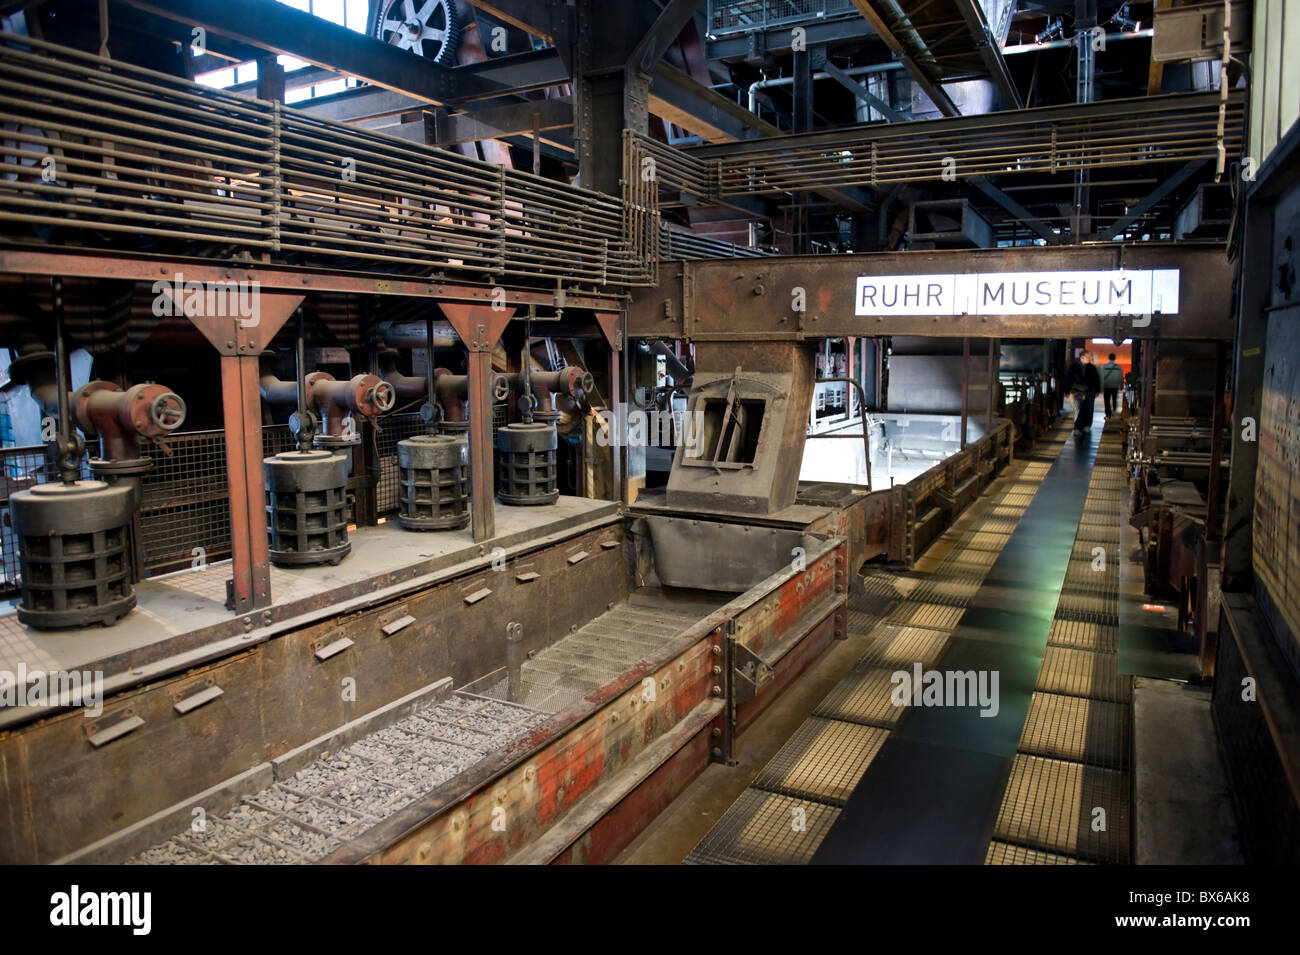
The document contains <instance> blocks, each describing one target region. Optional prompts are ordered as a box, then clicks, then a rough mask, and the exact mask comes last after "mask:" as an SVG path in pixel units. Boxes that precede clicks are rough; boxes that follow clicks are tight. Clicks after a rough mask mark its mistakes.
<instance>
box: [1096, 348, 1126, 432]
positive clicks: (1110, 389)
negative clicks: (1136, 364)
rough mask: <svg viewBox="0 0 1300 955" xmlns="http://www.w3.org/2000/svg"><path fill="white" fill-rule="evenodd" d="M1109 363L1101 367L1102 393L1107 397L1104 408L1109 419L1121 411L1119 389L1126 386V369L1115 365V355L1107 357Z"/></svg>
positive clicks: (1112, 353) (1111, 354)
mask: <svg viewBox="0 0 1300 955" xmlns="http://www.w3.org/2000/svg"><path fill="white" fill-rule="evenodd" d="M1107 357H1108V358H1109V361H1107V362H1106V364H1104V365H1102V366H1101V374H1100V378H1101V393H1102V394H1103V395H1104V396H1105V401H1104V403H1103V406H1104V408H1105V410H1106V417H1107V418H1109V417H1110V416H1111V415H1113V414H1114V413H1115V412H1116V411H1118V410H1119V400H1118V399H1119V389H1120V386H1121V385H1122V384H1124V369H1123V368H1121V367H1120V366H1119V365H1117V364H1116V363H1115V353H1114V352H1111V353H1110V355H1108V356H1107Z"/></svg>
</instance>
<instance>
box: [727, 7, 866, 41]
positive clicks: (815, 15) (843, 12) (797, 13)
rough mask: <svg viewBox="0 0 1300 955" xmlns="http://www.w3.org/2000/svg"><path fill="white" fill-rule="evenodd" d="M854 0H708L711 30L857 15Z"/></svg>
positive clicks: (729, 30) (750, 29)
mask: <svg viewBox="0 0 1300 955" xmlns="http://www.w3.org/2000/svg"><path fill="white" fill-rule="evenodd" d="M858 15H859V14H858V10H857V8H856V7H854V6H853V3H852V0H709V6H708V23H709V33H710V34H712V35H713V36H722V35H724V34H730V33H753V32H755V31H757V30H766V29H769V28H771V27H777V26H794V25H796V24H799V23H807V22H817V21H820V20H824V19H828V18H834V17H856V16H858Z"/></svg>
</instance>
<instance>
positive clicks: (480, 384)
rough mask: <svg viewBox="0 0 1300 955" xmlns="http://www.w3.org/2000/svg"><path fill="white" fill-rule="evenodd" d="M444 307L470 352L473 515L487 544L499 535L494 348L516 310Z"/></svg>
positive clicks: (449, 304)
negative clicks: (497, 528)
mask: <svg viewBox="0 0 1300 955" xmlns="http://www.w3.org/2000/svg"><path fill="white" fill-rule="evenodd" d="M440 307H441V309H442V313H443V315H445V316H446V317H447V321H449V322H451V327H452V328H454V329H455V330H456V334H457V335H459V336H460V340H461V344H463V345H464V346H465V347H466V348H467V349H468V350H469V361H468V364H469V420H470V438H469V455H470V462H469V481H470V513H471V519H472V521H473V527H474V540H476V541H483V540H487V539H489V538H490V537H492V536H493V535H494V534H495V533H496V519H495V518H494V516H493V506H494V505H493V498H494V496H495V489H494V484H495V481H494V472H493V456H492V446H493V441H492V392H491V389H492V383H493V379H494V376H493V374H492V349H493V348H495V347H496V344H497V342H498V341H500V340H501V333H502V332H503V331H504V330H505V327H506V325H508V324H509V323H510V318H511V316H512V315H514V313H515V310H514V309H513V308H501V307H497V306H494V305H466V304H464V303H463V302H442V303H441V304H440Z"/></svg>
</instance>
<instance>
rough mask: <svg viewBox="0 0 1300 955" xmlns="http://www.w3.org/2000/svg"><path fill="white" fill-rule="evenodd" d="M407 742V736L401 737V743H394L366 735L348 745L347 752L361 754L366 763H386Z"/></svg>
mask: <svg viewBox="0 0 1300 955" xmlns="http://www.w3.org/2000/svg"><path fill="white" fill-rule="evenodd" d="M408 743H410V738H409V737H403V739H402V742H401V743H398V744H397V745H394V744H392V743H386V742H384V741H383V740H379V739H376V738H375V737H374V736H367V737H366V738H365V739H359V740H357V741H356V742H355V743H353V744H352V745H351V746H349V747H348V749H347V754H348V755H357V756H362V757H364V758H365V759H366V761H367V763H386V762H391V761H392V760H393V759H394V758H395V757H396V756H397V754H398V753H400V752H401V751H402V749H403V748H404V747H405V746H406V745H407V744H408Z"/></svg>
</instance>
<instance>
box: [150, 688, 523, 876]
mask: <svg viewBox="0 0 1300 955" xmlns="http://www.w3.org/2000/svg"><path fill="white" fill-rule="evenodd" d="M546 718H547V714H546V713H538V712H536V711H535V710H532V709H530V708H528V707H524V706H518V705H515V704H511V703H507V702H504V701H492V700H485V699H478V698H475V697H469V696H461V695H454V696H452V697H450V698H449V699H447V700H443V701H442V702H440V703H436V704H432V705H429V706H426V707H425V708H423V709H421V710H419V711H418V712H416V713H413V714H412V715H410V716H407V717H405V718H404V719H402V720H399V721H398V722H396V723H394V724H392V725H390V726H387V727H384V728H383V729H380V730H377V731H376V732H374V733H371V734H370V735H368V736H366V737H364V738H363V739H360V740H357V741H356V742H355V743H352V744H351V745H349V746H347V747H345V748H343V749H340V750H338V751H335V752H332V753H324V754H322V755H321V756H320V758H318V759H317V760H315V761H314V762H312V763H310V764H309V765H307V766H304V767H303V768H302V769H300V770H298V772H296V773H294V774H293V775H292V776H290V777H289V778H288V779H285V780H282V781H281V782H278V783H276V784H274V785H272V786H270V787H268V788H266V789H264V790H262V791H261V792H258V793H255V794H253V795H251V796H245V797H244V798H243V799H242V800H241V802H240V803H239V804H238V805H236V806H235V807H234V808H233V809H231V810H230V811H229V812H227V813H225V814H224V815H218V816H210V817H209V818H208V819H207V825H206V827H205V829H204V831H203V832H194V831H193V830H188V829H187V830H186V831H184V832H182V833H180V834H178V835H177V836H176V837H174V838H172V839H170V840H168V841H167V842H164V843H162V844H161V845H157V846H153V847H152V848H150V849H147V850H145V851H144V852H142V853H140V854H139V855H137V856H136V857H135V858H133V859H132V860H130V861H131V863H133V864H137V865H195V864H199V865H225V864H227V863H236V864H253V865H257V864H286V863H303V862H312V861H317V860H320V859H322V858H324V857H325V856H327V855H329V854H330V853H332V852H334V851H335V850H336V849H338V848H339V847H340V846H341V845H343V844H344V843H345V842H346V841H347V840H348V839H351V838H353V837H355V836H357V835H359V834H360V833H362V832H365V831H366V830H367V829H369V828H370V827H371V826H373V825H374V824H375V823H376V821H378V820H380V819H384V818H387V817H388V816H390V815H392V814H393V813H395V812H397V811H398V810H399V809H401V808H402V807H404V806H407V805H409V804H410V803H411V801H412V800H413V799H415V798H416V797H417V796H420V795H423V794H424V793H426V792H428V791H430V790H432V789H434V788H436V787H438V786H440V785H442V784H443V783H445V782H447V781H448V780H450V779H452V778H454V777H455V776H456V775H458V774H459V773H461V772H463V771H465V770H466V769H468V768H469V767H471V766H473V765H474V764H475V763H477V762H479V761H480V760H482V759H483V758H484V757H485V756H486V755H488V754H489V753H491V752H494V751H496V750H498V749H500V748H501V747H502V746H505V745H507V744H508V743H509V742H511V741H512V740H514V739H516V738H518V737H519V736H520V735H522V734H523V733H525V732H527V730H528V729H529V728H530V727H531V726H534V725H536V724H538V723H541V722H543V721H544V720H545V719H546Z"/></svg>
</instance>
